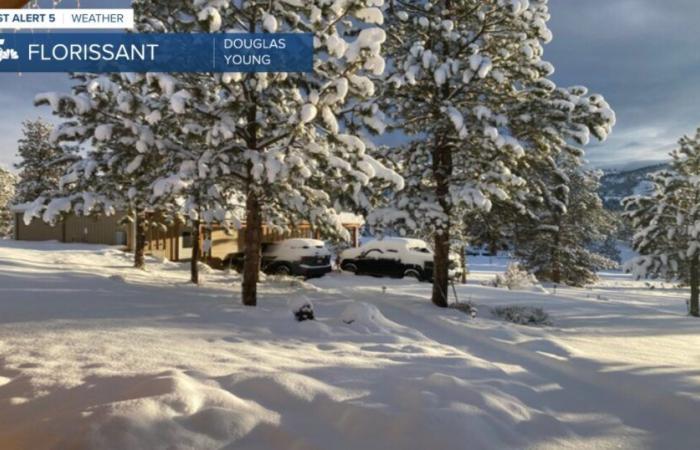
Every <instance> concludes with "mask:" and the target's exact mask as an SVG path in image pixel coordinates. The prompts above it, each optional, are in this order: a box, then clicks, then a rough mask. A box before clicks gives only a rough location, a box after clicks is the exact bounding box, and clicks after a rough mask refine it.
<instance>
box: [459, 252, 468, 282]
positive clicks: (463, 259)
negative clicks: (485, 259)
mask: <svg viewBox="0 0 700 450" xmlns="http://www.w3.org/2000/svg"><path fill="white" fill-rule="evenodd" d="M461 251H462V254H461V255H460V259H461V261H460V262H461V263H462V284H467V246H466V245H463V246H462V247H461Z"/></svg>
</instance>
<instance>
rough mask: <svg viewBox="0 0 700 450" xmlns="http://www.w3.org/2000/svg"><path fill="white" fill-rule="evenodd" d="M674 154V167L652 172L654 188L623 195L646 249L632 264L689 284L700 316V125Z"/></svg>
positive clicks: (636, 242)
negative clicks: (641, 192) (644, 192)
mask: <svg viewBox="0 0 700 450" xmlns="http://www.w3.org/2000/svg"><path fill="white" fill-rule="evenodd" d="M671 158H672V160H671V163H670V169H669V170H667V171H662V172H658V173H656V174H653V175H652V179H651V181H652V183H653V186H654V190H653V192H652V194H650V195H646V196H633V197H628V198H626V199H625V200H624V201H623V204H624V207H625V217H626V218H628V219H629V220H630V222H631V224H632V227H633V229H634V231H635V234H634V237H633V246H634V250H636V251H637V252H638V253H639V254H640V256H639V257H638V258H635V259H634V260H632V261H631V262H630V263H629V264H628V266H627V268H628V269H629V270H631V271H632V272H633V273H634V274H635V275H637V276H638V277H647V276H648V277H663V278H666V279H669V280H670V279H679V280H681V281H683V282H685V283H687V284H689V285H690V301H689V313H690V314H691V315H692V316H695V317H700V236H699V234H700V207H699V205H700V129H699V130H698V131H697V132H696V133H695V135H694V136H685V137H683V138H682V139H681V140H680V141H679V148H678V149H676V150H674V151H673V152H672V153H671Z"/></svg>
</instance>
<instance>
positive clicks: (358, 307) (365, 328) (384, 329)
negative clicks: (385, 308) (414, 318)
mask: <svg viewBox="0 0 700 450" xmlns="http://www.w3.org/2000/svg"><path fill="white" fill-rule="evenodd" d="M340 320H342V321H343V323H345V324H347V325H350V326H351V327H352V328H353V329H355V330H358V331H362V332H365V333H381V334H393V333H394V332H397V331H404V327H402V326H401V325H399V324H397V323H396V322H392V321H391V320H389V319H387V318H386V317H384V315H383V314H382V312H381V311H379V308H377V307H376V306H374V305H371V304H369V303H365V302H353V303H351V304H350V305H348V306H347V307H346V308H345V309H344V310H343V312H342V313H341V314H340Z"/></svg>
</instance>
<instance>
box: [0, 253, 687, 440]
mask: <svg viewBox="0 0 700 450" xmlns="http://www.w3.org/2000/svg"><path fill="white" fill-rule="evenodd" d="M475 263H476V264H475V266H474V267H472V275H471V282H470V284H469V285H468V286H458V287H457V291H458V295H459V297H460V299H461V300H465V301H466V300H471V301H473V302H476V303H477V304H478V305H479V310H480V315H479V317H478V318H476V319H471V318H469V317H468V316H467V315H466V314H464V313H462V312H459V311H457V310H454V309H449V310H440V309H437V308H435V307H433V306H431V305H430V303H429V301H428V298H429V294H430V285H428V284H424V283H417V282H413V281H409V280H390V279H378V278H368V277H358V276H353V275H349V274H332V275H330V276H326V277H324V278H321V279H317V280H313V281H311V282H309V283H304V282H299V281H295V280H291V279H279V278H271V277H268V279H267V280H266V281H265V282H264V283H263V284H262V285H261V287H260V305H259V306H258V307H257V308H245V307H243V306H241V305H240V300H239V296H238V291H239V281H240V280H239V279H238V278H237V277H236V276H234V275H232V274H225V273H222V272H211V273H206V274H204V275H203V277H204V279H205V284H204V285H203V286H202V287H194V286H191V285H188V284H187V278H188V272H187V267H186V266H183V265H179V264H174V263H162V262H155V261H150V265H149V269H148V272H139V271H135V270H133V269H131V268H129V265H130V259H129V255H126V254H123V253H121V252H120V251H119V250H117V249H114V248H109V247H100V246H88V245H66V244H58V243H23V242H12V241H0V448H2V449H3V450H11V449H32V450H37V449H44V448H56V449H75V448H95V449H149V450H152V449H186V448H187V449H190V448H192V449H208V448H217V449H221V448H224V449H234V448H235V449H360V448H362V449H394V448H396V449H466V448H468V449H481V448H489V449H491V448H498V449H505V448H517V449H520V448H630V449H632V448H634V449H639V448H658V449H684V448H688V449H694V448H698V443H699V442H700V427H698V426H697V425H696V422H697V414H698V411H700V334H699V333H698V331H700V321H698V320H694V319H690V318H688V317H686V315H685V310H686V309H685V308H686V307H685V296H686V293H685V292H683V291H680V290H675V289H673V288H672V287H670V286H666V287H665V286H662V285H661V283H654V285H655V286H656V288H655V289H653V290H651V289H649V288H648V287H647V286H646V285H645V284H644V282H635V281H632V280H631V279H630V278H628V277H627V276H625V275H621V274H603V279H602V281H601V282H600V283H599V284H598V285H597V286H596V287H594V288H592V289H571V288H558V289H557V290H556V294H553V293H552V292H553V290H554V289H553V288H552V287H545V288H542V287H536V288H533V289H528V290H524V291H508V290H503V289H497V288H490V287H484V286H481V285H480V282H481V281H485V280H489V279H491V278H493V276H494V274H495V273H497V272H499V271H502V270H503V266H504V261H502V260H499V259H494V260H492V261H491V264H490V262H489V260H488V258H482V259H480V260H477V261H475ZM300 298H308V299H310V300H311V301H312V302H313V303H314V305H315V310H316V315H317V319H318V320H316V321H313V322H303V323H298V322H296V321H294V320H293V318H292V315H291V312H290V309H289V307H288V306H287V304H288V302H290V301H291V302H295V301H298V299H300ZM512 304H519V305H529V306H541V307H543V308H545V309H546V310H547V312H549V313H550V314H551V316H552V320H553V325H552V326H549V327H524V326H517V325H513V324H509V323H504V322H502V321H499V320H496V319H495V318H493V317H491V316H490V314H489V309H490V307H493V306H495V305H512Z"/></svg>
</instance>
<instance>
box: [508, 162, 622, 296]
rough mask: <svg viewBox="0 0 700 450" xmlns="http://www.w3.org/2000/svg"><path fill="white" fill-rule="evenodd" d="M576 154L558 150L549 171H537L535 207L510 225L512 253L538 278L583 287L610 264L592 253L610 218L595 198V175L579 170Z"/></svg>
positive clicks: (610, 223)
mask: <svg viewBox="0 0 700 450" xmlns="http://www.w3.org/2000/svg"><path fill="white" fill-rule="evenodd" d="M579 155H580V154H579V153H577V152H567V151H564V152H562V153H560V154H559V155H558V157H557V158H556V159H554V163H555V164H553V165H552V166H551V167H550V169H549V170H546V169H544V168H540V169H538V171H537V173H536V174H535V173H532V174H531V176H532V177H537V184H539V189H537V192H538V193H539V194H541V196H542V197H541V203H540V204H539V205H538V206H536V207H533V208H531V209H530V214H529V215H522V216H521V217H520V220H519V221H518V223H517V225H516V227H515V230H516V232H515V241H516V249H517V250H516V255H517V256H518V258H519V259H520V260H522V261H523V263H524V265H525V268H526V269H527V270H528V271H530V272H531V273H534V274H535V275H536V276H537V277H538V278H539V279H540V280H550V281H552V282H554V283H563V284H567V285H571V286H583V285H585V284H588V283H591V282H593V281H595V280H596V279H597V275H596V271H598V270H600V269H608V268H614V267H616V266H617V263H616V262H615V261H612V260H610V259H608V258H607V257H605V256H603V255H601V254H599V253H597V252H595V251H594V250H593V249H594V247H595V245H599V244H600V243H602V242H604V241H605V239H606V238H607V236H609V235H611V234H612V233H614V231H615V219H614V216H613V215H612V214H611V213H610V212H609V211H607V210H605V208H604V207H603V202H602V200H601V199H600V197H599V196H598V189H599V187H600V181H599V180H600V177H601V173H600V172H599V171H595V170H589V169H586V168H584V167H582V165H581V164H582V161H581V160H580V158H579Z"/></svg>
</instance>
